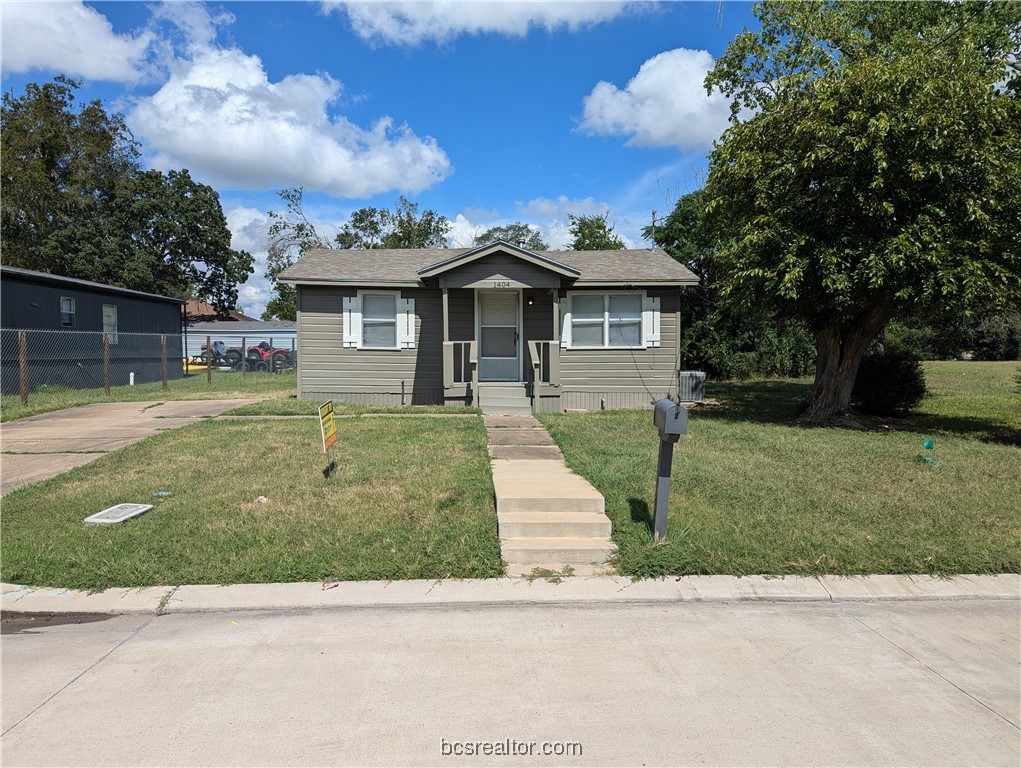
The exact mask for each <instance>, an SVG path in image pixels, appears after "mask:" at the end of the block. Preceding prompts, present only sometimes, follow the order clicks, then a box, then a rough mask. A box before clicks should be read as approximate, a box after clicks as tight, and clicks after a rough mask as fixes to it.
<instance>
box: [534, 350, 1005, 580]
mask: <svg viewBox="0 0 1021 768" xmlns="http://www.w3.org/2000/svg"><path fill="white" fill-rule="evenodd" d="M1017 368H1018V365H1017V364H1016V363H975V362H960V363H931V364H927V366H926V376H927V381H928V383H929V387H930V389H931V391H932V392H933V395H932V396H931V397H929V398H927V399H926V400H925V402H924V404H923V405H922V406H921V408H920V409H919V413H918V414H917V416H914V417H912V418H911V419H910V420H903V421H898V422H897V423H896V425H895V426H896V427H897V428H895V429H892V430H891V431H889V432H884V433H878V432H869V433H866V432H858V431H854V430H848V429H834V428H825V429H824V428H813V427H805V426H799V425H795V424H793V423H792V422H791V417H792V416H793V415H794V414H795V413H796V412H797V409H798V406H799V404H801V403H802V402H803V401H804V400H805V399H806V398H807V396H808V390H809V386H810V382H808V381H807V380H798V381H785V380H775V381H753V382H742V383H723V384H710V391H709V393H708V394H709V396H710V397H714V398H717V399H719V400H721V401H723V405H722V407H720V408H718V409H713V410H693V411H692V412H691V418H690V422H689V434H688V435H687V436H686V437H684V438H682V439H681V442H680V443H678V445H677V447H676V450H675V458H674V472H673V485H672V489H671V495H670V512H669V522H668V538H667V541H666V542H664V543H661V544H654V543H652V541H651V536H650V528H651V514H652V509H653V507H654V500H655V489H654V486H655V478H656V452H657V446H658V438H657V433H656V430H655V428H654V427H653V426H652V414H651V413H650V412H649V411H607V412H596V413H589V414H580V415H570V416H565V415H543V416H541V417H540V418H541V420H542V421H543V423H544V424H545V425H546V426H547V428H548V429H549V431H550V433H551V434H552V435H553V437H554V439H555V440H556V441H557V443H558V444H559V445H560V447H561V449H562V450H563V452H564V455H565V457H566V459H567V463H568V464H569V465H570V466H571V467H572V468H573V469H574V470H575V471H577V472H578V473H579V474H581V475H583V476H585V477H586V478H588V479H589V481H590V482H592V484H593V485H595V486H596V488H597V489H599V491H600V492H602V493H603V495H604V496H605V497H606V506H607V514H608V515H609V516H610V518H611V519H612V520H613V528H614V539H615V541H616V542H617V544H618V547H619V550H618V554H617V565H618V567H619V569H620V571H621V573H624V574H629V575H635V576H658V575H664V574H676V575H681V574H719V573H722V574H727V573H729V574H751V573H762V574H817V573H838V574H856V573H933V574H952V573H991V572H1018V571H1019V570H1021V450H1019V449H1018V447H1017V446H1018V445H1019V444H1021V443H1019V442H1018V437H1019V436H1021V394H1019V393H1018V391H1017V384H1016V383H1015V378H1014V376H1015V371H1016V370H1017ZM916 430H917V431H916ZM926 438H933V439H934V440H935V451H934V457H935V463H933V464H926V463H924V462H923V460H922V458H921V455H922V453H923V446H922V442H923V440H925V439H926Z"/></svg>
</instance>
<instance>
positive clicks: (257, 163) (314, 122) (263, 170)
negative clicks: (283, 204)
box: [128, 46, 451, 197]
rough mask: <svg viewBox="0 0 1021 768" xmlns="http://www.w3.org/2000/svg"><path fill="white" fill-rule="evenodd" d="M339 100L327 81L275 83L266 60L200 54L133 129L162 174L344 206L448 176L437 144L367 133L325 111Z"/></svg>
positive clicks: (386, 129)
mask: <svg viewBox="0 0 1021 768" xmlns="http://www.w3.org/2000/svg"><path fill="white" fill-rule="evenodd" d="M340 91H341V84H340V83H339V82H338V81H336V80H334V79H333V78H332V77H330V76H329V75H325V74H316V75H304V74H300V75H291V76H288V77H285V78H284V79H283V80H281V81H279V82H275V83H273V82H270V81H269V79H268V77H267V75H266V71H265V69H264V67H263V65H262V61H261V60H260V59H259V58H258V57H257V56H250V55H246V54H245V53H243V52H242V51H239V50H237V49H218V48H213V47H211V46H206V47H205V48H201V47H196V48H195V50H194V52H193V55H192V56H191V57H190V58H188V59H182V60H178V61H176V62H174V63H173V64H172V66H171V74H170V77H169V79H168V80H167V82H166V83H165V84H164V85H163V87H162V88H160V90H159V91H157V92H156V93H155V94H154V95H153V96H151V97H149V98H145V99H142V100H140V101H139V102H138V104H137V105H136V107H135V108H134V109H133V110H132V111H131V113H130V114H129V115H128V125H129V127H130V128H131V129H132V131H134V132H135V134H136V135H138V136H141V137H143V138H144V139H145V141H146V144H147V145H148V146H149V147H151V148H152V149H154V150H155V151H156V153H157V155H156V157H155V159H154V164H155V165H156V166H157V167H181V166H184V167H187V168H189V169H191V170H192V171H193V175H195V176H196V177H198V178H201V179H203V180H204V181H208V182H211V183H214V184H220V185H224V186H228V187H235V188H246V189H258V188H265V187H270V186H304V187H305V188H306V189H310V190H321V191H324V192H328V193H330V194H332V195H339V196H344V197H371V196H372V195H375V194H378V193H381V192H385V191H388V190H393V189H397V190H401V191H407V192H419V191H421V190H423V189H425V188H427V187H429V186H431V185H433V184H435V183H436V182H438V181H440V180H441V179H443V178H445V177H446V176H447V175H448V174H449V173H450V172H451V165H450V161H449V159H448V158H447V155H446V153H445V152H444V151H443V150H442V149H441V148H440V146H439V145H438V144H437V142H436V141H435V140H434V139H432V138H429V137H425V138H419V137H418V136H416V135H415V134H414V132H413V131H412V130H411V129H410V128H408V127H407V126H406V125H402V126H397V127H395V126H394V122H393V120H392V119H391V118H389V117H381V118H379V119H378V120H377V121H376V122H375V124H373V125H372V126H371V127H370V128H369V129H368V130H366V129H362V128H360V127H359V126H356V125H354V124H353V123H351V122H350V121H348V120H347V119H345V118H344V117H340V116H330V114H329V112H328V107H329V106H330V105H332V104H333V103H334V102H335V101H336V99H337V97H338V96H339V94H340Z"/></svg>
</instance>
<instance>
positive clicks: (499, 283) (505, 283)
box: [493, 280, 511, 288]
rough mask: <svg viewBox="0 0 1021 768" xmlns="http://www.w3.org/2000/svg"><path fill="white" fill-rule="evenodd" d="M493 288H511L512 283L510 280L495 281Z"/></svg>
mask: <svg viewBox="0 0 1021 768" xmlns="http://www.w3.org/2000/svg"><path fill="white" fill-rule="evenodd" d="M493 287H494V288H510V287H511V281H510V280H494V281H493Z"/></svg>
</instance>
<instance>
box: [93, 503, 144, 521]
mask: <svg viewBox="0 0 1021 768" xmlns="http://www.w3.org/2000/svg"><path fill="white" fill-rule="evenodd" d="M150 509H152V504H115V505H114V506H112V507H107V508H106V509H104V510H103V511H102V512H97V513H96V514H94V515H90V516H89V517H86V518H85V525H112V524H113V523H123V522H124V521H125V520H130V519H131V518H133V517H138V516H139V515H144V514H145V513H146V512H148V511H149V510H150Z"/></svg>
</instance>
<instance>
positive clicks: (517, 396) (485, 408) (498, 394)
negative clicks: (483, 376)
mask: <svg viewBox="0 0 1021 768" xmlns="http://www.w3.org/2000/svg"><path fill="white" fill-rule="evenodd" d="M479 407H480V408H481V409H482V412H483V413H485V414H490V415H495V414H500V415H505V416H527V415H529V414H531V413H532V401H531V399H530V398H529V397H528V396H527V390H526V389H525V385H524V384H521V383H519V382H516V381H510V382H493V381H486V382H480V383H479Z"/></svg>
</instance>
